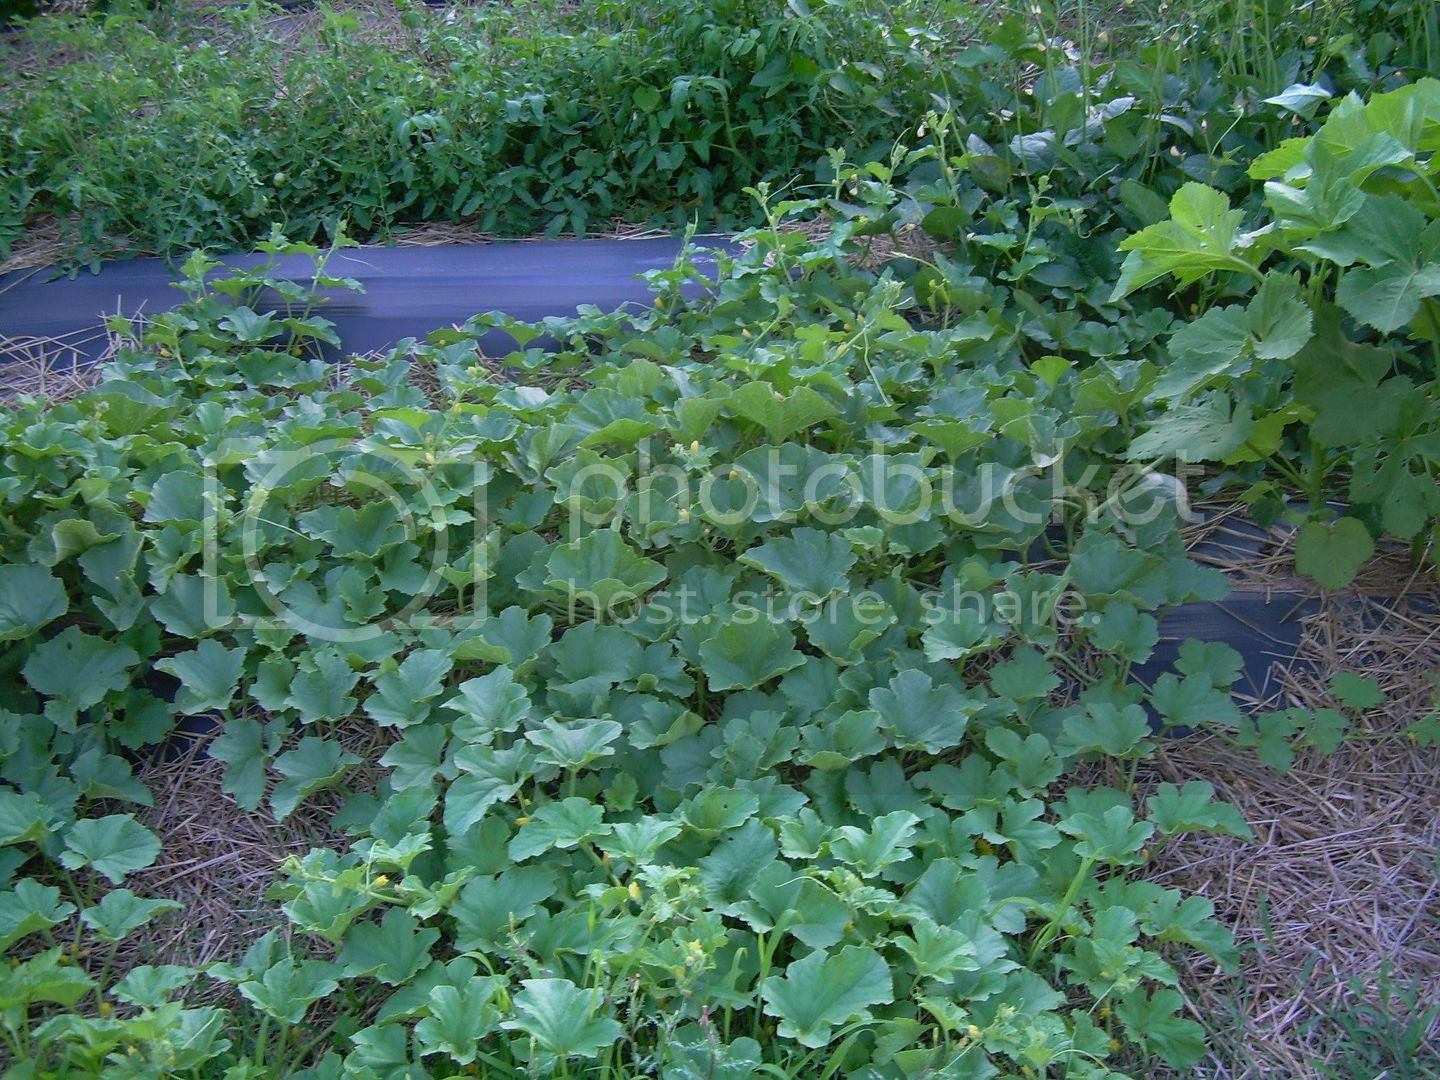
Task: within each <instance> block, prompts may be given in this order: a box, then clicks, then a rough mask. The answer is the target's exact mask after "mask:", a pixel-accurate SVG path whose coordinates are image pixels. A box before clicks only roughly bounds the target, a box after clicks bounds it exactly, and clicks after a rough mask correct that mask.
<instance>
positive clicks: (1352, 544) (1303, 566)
mask: <svg viewBox="0 0 1440 1080" xmlns="http://www.w3.org/2000/svg"><path fill="white" fill-rule="evenodd" d="M1373 554H1375V541H1374V540H1372V539H1371V538H1370V533H1369V530H1367V529H1366V528H1365V526H1364V525H1363V524H1361V523H1360V522H1359V521H1357V520H1356V519H1355V518H1351V517H1343V518H1340V519H1339V520H1338V521H1336V522H1335V523H1334V524H1333V525H1326V524H1325V523H1324V522H1323V521H1310V522H1307V523H1306V525H1305V527H1304V528H1303V529H1301V530H1300V534H1299V535H1298V536H1297V537H1296V538H1295V569H1296V570H1298V571H1299V572H1300V573H1302V574H1304V575H1305V576H1306V577H1309V578H1313V579H1314V580H1315V581H1316V582H1318V583H1319V584H1320V585H1322V586H1324V587H1325V588H1327V589H1342V588H1344V587H1345V586H1346V585H1349V584H1350V582H1352V581H1354V580H1355V575H1356V574H1357V573H1358V572H1359V570H1360V567H1362V566H1364V565H1365V562H1366V560H1367V559H1369V558H1370V556H1371V555H1373Z"/></svg>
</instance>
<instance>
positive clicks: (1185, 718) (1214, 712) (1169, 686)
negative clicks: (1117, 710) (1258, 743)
mask: <svg viewBox="0 0 1440 1080" xmlns="http://www.w3.org/2000/svg"><path fill="white" fill-rule="evenodd" d="M1150 702H1151V704H1152V705H1154V706H1155V708H1156V710H1157V711H1158V712H1159V713H1160V715H1161V716H1163V717H1164V718H1165V722H1166V725H1167V726H1168V727H1178V728H1198V727H1203V726H1205V725H1207V724H1214V725H1218V726H1221V727H1237V726H1238V725H1239V723H1240V721H1241V719H1242V716H1241V713H1240V710H1239V709H1238V708H1236V706H1235V702H1234V700H1233V699H1232V698H1231V697H1230V695H1229V694H1227V693H1225V692H1224V691H1223V690H1218V689H1216V687H1215V684H1214V681H1213V680H1212V679H1211V677H1210V675H1209V674H1208V673H1201V674H1198V675H1187V676H1186V677H1185V678H1184V679H1183V680H1181V679H1177V678H1176V677H1175V676H1174V675H1171V674H1170V673H1168V672H1167V673H1165V674H1164V675H1161V676H1160V677H1159V678H1158V679H1156V680H1155V686H1154V688H1153V689H1152V690H1151V692H1150Z"/></svg>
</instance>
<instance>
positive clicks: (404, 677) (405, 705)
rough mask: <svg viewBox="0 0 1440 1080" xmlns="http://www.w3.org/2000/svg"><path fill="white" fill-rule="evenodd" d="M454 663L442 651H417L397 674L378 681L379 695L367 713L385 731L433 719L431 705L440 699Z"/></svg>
mask: <svg viewBox="0 0 1440 1080" xmlns="http://www.w3.org/2000/svg"><path fill="white" fill-rule="evenodd" d="M450 667H451V660H450V657H449V656H448V655H446V653H444V652H443V651H441V650H440V649H416V650H415V651H414V652H412V653H411V654H410V655H409V656H407V657H405V659H404V660H402V661H400V666H399V667H398V668H396V670H394V671H388V672H386V673H385V674H384V675H381V676H380V678H378V679H376V680H375V693H373V694H371V695H370V696H369V697H368V698H366V699H365V711H366V713H368V714H369V716H370V718H371V719H372V720H374V721H375V722H376V723H377V724H379V725H380V726H381V727H409V726H410V725H411V724H418V723H420V721H422V720H424V719H425V718H426V717H428V716H429V715H430V706H429V704H428V702H429V701H430V700H431V699H432V698H435V697H437V696H438V695H439V694H440V691H441V690H442V689H443V688H444V685H445V676H446V675H448V674H449V673H450Z"/></svg>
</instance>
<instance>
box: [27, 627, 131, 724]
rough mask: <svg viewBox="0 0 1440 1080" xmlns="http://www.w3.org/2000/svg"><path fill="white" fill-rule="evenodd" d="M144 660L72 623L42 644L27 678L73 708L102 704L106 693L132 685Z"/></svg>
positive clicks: (125, 646) (36, 651) (28, 662)
mask: <svg viewBox="0 0 1440 1080" xmlns="http://www.w3.org/2000/svg"><path fill="white" fill-rule="evenodd" d="M139 662H140V657H139V656H138V655H136V652H135V650H134V649H132V648H130V646H128V645H120V644H118V643H116V642H113V641H107V640H105V639H104V638H100V637H95V636H93V635H91V634H87V633H85V632H84V631H83V630H81V629H80V628H79V627H77V626H71V627H69V628H68V629H66V630H64V631H62V632H61V633H60V634H59V635H57V636H56V637H53V638H51V639H50V640H49V641H46V642H44V643H43V644H41V645H40V646H39V647H38V648H36V650H35V651H34V652H33V653H31V654H30V659H29V660H27V661H26V662H25V667H24V674H25V681H26V682H28V683H29V684H30V685H31V686H32V687H34V689H35V690H37V691H38V692H39V693H42V694H45V695H46V696H48V697H51V698H54V699H55V700H57V701H59V702H63V703H64V704H66V705H68V706H69V707H70V708H72V709H76V710H79V709H85V708H89V707H90V706H91V705H95V704H98V703H99V702H100V701H101V700H102V699H103V698H104V697H105V695H106V694H108V693H111V692H112V691H116V690H123V689H125V687H127V686H128V685H130V679H131V675H132V672H131V669H132V668H134V667H135V665H136V664H138V663H139Z"/></svg>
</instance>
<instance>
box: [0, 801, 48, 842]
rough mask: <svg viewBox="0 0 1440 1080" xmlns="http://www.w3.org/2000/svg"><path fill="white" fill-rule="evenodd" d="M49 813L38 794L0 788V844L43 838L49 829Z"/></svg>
mask: <svg viewBox="0 0 1440 1080" xmlns="http://www.w3.org/2000/svg"><path fill="white" fill-rule="evenodd" d="M49 817H50V815H49V814H48V813H47V811H46V807H45V803H44V801H43V800H42V799H41V798H40V796H39V795H37V794H36V793H34V792H32V791H11V790H9V789H8V788H5V789H0V844H27V843H32V842H34V841H36V840H43V839H44V838H45V837H46V836H48V835H49V833H50V829H49V827H48V826H47V824H46V822H47V821H48V820H49Z"/></svg>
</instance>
